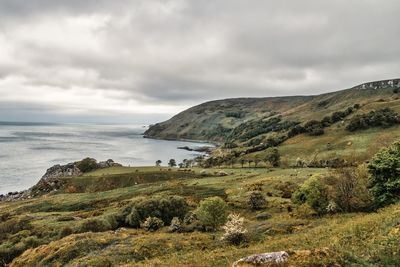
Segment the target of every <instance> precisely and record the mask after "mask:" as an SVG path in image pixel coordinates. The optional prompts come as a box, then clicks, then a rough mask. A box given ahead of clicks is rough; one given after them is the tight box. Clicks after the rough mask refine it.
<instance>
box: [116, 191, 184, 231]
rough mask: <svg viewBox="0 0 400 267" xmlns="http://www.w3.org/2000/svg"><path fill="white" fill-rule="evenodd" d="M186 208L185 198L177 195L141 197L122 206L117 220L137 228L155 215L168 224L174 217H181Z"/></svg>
mask: <svg viewBox="0 0 400 267" xmlns="http://www.w3.org/2000/svg"><path fill="white" fill-rule="evenodd" d="M188 210H189V207H188V204H187V203H186V201H185V199H184V198H182V197H178V196H172V197H167V198H150V199H142V200H138V201H135V202H133V203H132V204H129V205H127V206H126V207H124V208H123V209H122V211H121V212H120V214H119V221H120V223H121V224H123V225H126V226H130V227H135V228H139V227H140V223H141V222H143V221H144V220H145V219H147V218H148V217H157V218H159V219H161V220H162V221H163V222H164V224H166V225H169V224H170V223H171V220H172V219H173V218H174V217H178V218H180V219H183V218H184V217H185V215H186V213H187V212H188Z"/></svg>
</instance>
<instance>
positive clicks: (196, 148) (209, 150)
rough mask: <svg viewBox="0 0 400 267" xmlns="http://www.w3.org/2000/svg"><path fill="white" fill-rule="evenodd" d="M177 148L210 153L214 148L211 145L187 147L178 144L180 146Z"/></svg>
mask: <svg viewBox="0 0 400 267" xmlns="http://www.w3.org/2000/svg"><path fill="white" fill-rule="evenodd" d="M178 149H183V150H187V151H195V152H200V153H206V154H210V153H211V152H212V151H213V149H214V148H213V147H209V146H201V147H193V148H192V147H189V146H180V147H178Z"/></svg>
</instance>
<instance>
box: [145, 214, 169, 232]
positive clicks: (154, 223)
mask: <svg viewBox="0 0 400 267" xmlns="http://www.w3.org/2000/svg"><path fill="white" fill-rule="evenodd" d="M141 226H142V227H143V228H144V229H146V230H147V231H150V232H154V231H157V230H158V229H160V228H161V227H163V226H164V222H163V221H162V220H161V219H159V218H157V217H148V218H147V219H146V220H145V221H144V222H143V223H142V225H141Z"/></svg>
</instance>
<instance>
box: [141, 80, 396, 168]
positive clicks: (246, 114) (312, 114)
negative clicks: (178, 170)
mask: <svg viewBox="0 0 400 267" xmlns="http://www.w3.org/2000/svg"><path fill="white" fill-rule="evenodd" d="M399 87H400V80H399V79H394V80H385V81H378V82H370V83H365V84H362V85H358V86H355V87H353V88H350V89H346V90H341V91H337V92H332V93H327V94H321V95H315V96H289V97H270V98H237V99H224V100H217V101H211V102H207V103H204V104H201V105H198V106H195V107H192V108H189V109H188V110H185V111H183V112H181V113H179V114H177V115H176V116H174V117H172V118H171V119H169V120H167V121H165V122H162V123H158V124H155V125H152V126H151V127H150V128H149V129H148V130H147V131H146V132H145V135H146V136H147V137H150V138H162V139H192V140H202V141H213V142H218V143H220V144H221V145H222V148H231V149H232V151H233V152H235V155H236V158H238V157H237V155H239V154H242V156H243V154H246V155H249V154H254V153H259V152H260V151H263V150H265V149H267V148H269V147H272V146H278V147H279V149H280V151H281V152H282V156H283V158H284V159H285V160H286V161H287V162H288V164H289V165H290V164H294V163H295V161H296V159H298V158H301V159H305V160H311V158H314V157H315V156H316V155H318V157H319V158H320V160H321V159H325V158H326V157H332V156H334V155H336V154H341V155H345V156H346V157H350V156H353V155H355V154H356V155H357V157H358V159H359V160H364V159H365V158H367V157H368V156H370V155H371V154H372V153H373V152H376V151H377V149H378V148H379V147H381V146H382V145H385V144H388V143H390V142H392V141H393V140H395V139H396V138H398V137H400V134H399V132H400V131H399V130H400V127H399V125H400V124H399V121H398V119H392V120H391V121H390V122H388V123H386V119H385V118H386V117H385V116H393V117H394V118H396V117H397V116H398V113H400V94H399V89H398V88H399ZM385 108H389V109H390V111H389V113H390V114H389V113H388V114H386V113H385V114H384V115H383V117H385V118H383V120H381V118H378V116H375V115H373V114H372V115H371V114H369V113H370V112H374V114H375V113H377V114H378V115H379V113H380V112H383V113H384V112H385V111H382V110H383V109H385ZM365 114H367V115H365ZM368 114H369V115H368ZM363 115H364V116H370V117H373V118H374V119H375V122H368V123H369V124H368V125H365V127H361V128H362V129H359V130H358V129H349V128H351V127H350V126H349V124H351V125H356V126H354V127H356V128H357V127H359V125H358V124H359V123H360V121H362V122H364V121H365V118H361V119H358V124H357V123H356V121H355V120H356V119H357V118H359V117H361V116H363ZM379 116H380V115H379ZM397 118H398V117H397ZM389 120H390V119H389ZM396 120H397V121H396ZM380 121H382V123H380ZM357 125H358V126H357ZM382 139H384V140H383V141H382ZM236 147H237V148H236ZM235 148H236V149H235ZM289 150H290V151H289ZM243 152H244V153H243ZM305 152H306V153H305ZM222 153H223V154H224V153H225V154H226V150H225V151H222ZM366 153H367V154H368V155H367V156H366Z"/></svg>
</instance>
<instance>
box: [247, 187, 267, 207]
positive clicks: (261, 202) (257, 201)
mask: <svg viewBox="0 0 400 267" xmlns="http://www.w3.org/2000/svg"><path fill="white" fill-rule="evenodd" d="M247 204H248V205H249V206H250V208H251V209H253V210H260V209H264V208H265V205H266V204H267V201H266V200H265V198H264V196H263V195H262V193H261V192H260V191H253V192H251V193H250V195H249V197H248V199H247Z"/></svg>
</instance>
